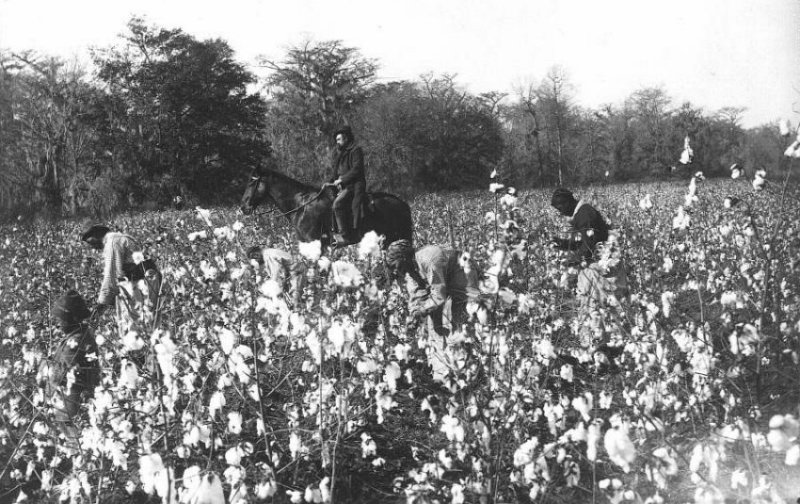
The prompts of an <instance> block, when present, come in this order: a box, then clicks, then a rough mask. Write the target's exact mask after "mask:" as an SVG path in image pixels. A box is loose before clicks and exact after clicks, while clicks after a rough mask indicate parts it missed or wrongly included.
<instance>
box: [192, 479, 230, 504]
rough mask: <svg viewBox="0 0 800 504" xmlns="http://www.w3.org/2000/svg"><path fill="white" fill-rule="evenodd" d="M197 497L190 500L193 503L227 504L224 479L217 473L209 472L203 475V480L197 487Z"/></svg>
mask: <svg viewBox="0 0 800 504" xmlns="http://www.w3.org/2000/svg"><path fill="white" fill-rule="evenodd" d="M195 499H196V500H190V501H188V502H191V503H192V504H225V492H224V490H223V489H222V480H220V479H219V476H217V474H216V473H209V474H206V475H205V476H204V477H203V481H202V482H201V483H200V486H198V487H197V494H196V497H195Z"/></svg>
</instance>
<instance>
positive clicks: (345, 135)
mask: <svg viewBox="0 0 800 504" xmlns="http://www.w3.org/2000/svg"><path fill="white" fill-rule="evenodd" d="M333 136H334V139H335V141H336V150H335V152H334V156H333V182H332V183H333V185H335V186H336V187H338V188H339V194H338V195H337V196H336V199H335V200H333V213H334V216H335V217H336V225H337V226H338V228H339V233H338V234H337V235H335V236H334V238H335V239H336V243H337V244H338V245H349V244H351V243H353V242H354V241H355V239H356V237H355V235H356V233H357V231H358V227H359V225H360V223H361V220H362V218H363V215H362V212H363V207H362V202H363V200H364V193H365V192H366V190H367V179H366V175H365V172H364V151H363V150H362V149H361V147H359V146H358V145H357V144H356V141H355V137H354V136H353V130H352V129H351V128H350V126H344V127H342V128H340V129H338V130H336V132H335V133H334V135H333Z"/></svg>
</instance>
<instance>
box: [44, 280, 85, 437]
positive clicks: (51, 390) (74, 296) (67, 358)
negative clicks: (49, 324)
mask: <svg viewBox="0 0 800 504" xmlns="http://www.w3.org/2000/svg"><path fill="white" fill-rule="evenodd" d="M52 314H53V317H54V318H55V319H56V320H57V322H58V324H59V326H60V328H61V332H62V333H63V335H64V337H63V339H62V340H61V342H59V344H58V345H57V346H56V348H55V351H54V352H53V355H52V357H51V358H50V359H49V360H46V361H43V362H42V366H41V368H40V378H41V379H43V380H45V382H46V388H45V390H46V393H47V398H48V400H49V401H50V402H51V404H52V405H53V407H54V408H55V420H56V421H58V422H68V421H70V420H72V418H74V417H75V415H76V414H77V413H78V411H79V410H80V405H81V403H82V402H84V400H85V399H87V398H89V397H93V396H94V388H95V387H96V386H97V385H98V384H99V383H100V367H99V364H98V361H97V357H98V355H97V343H96V342H95V338H94V334H93V333H92V330H91V329H90V328H89V326H88V324H87V323H86V320H87V319H88V318H89V315H90V311H89V309H88V308H87V306H86V302H85V301H84V300H83V298H82V297H81V295H80V294H78V293H77V292H75V291H74V290H71V291H69V292H67V293H66V294H64V295H63V296H61V297H60V298H59V299H58V300H57V301H56V302H55V304H54V305H53V309H52Z"/></svg>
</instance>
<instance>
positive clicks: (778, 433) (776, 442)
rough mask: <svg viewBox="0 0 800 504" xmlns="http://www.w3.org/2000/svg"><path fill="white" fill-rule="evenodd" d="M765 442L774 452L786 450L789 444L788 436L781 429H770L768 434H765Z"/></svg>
mask: <svg viewBox="0 0 800 504" xmlns="http://www.w3.org/2000/svg"><path fill="white" fill-rule="evenodd" d="M767 442H768V443H769V446H770V447H771V448H772V451H775V452H783V451H786V450H788V449H789V447H790V446H791V441H790V440H789V436H787V435H786V433H785V432H784V431H783V430H782V429H770V431H769V434H767Z"/></svg>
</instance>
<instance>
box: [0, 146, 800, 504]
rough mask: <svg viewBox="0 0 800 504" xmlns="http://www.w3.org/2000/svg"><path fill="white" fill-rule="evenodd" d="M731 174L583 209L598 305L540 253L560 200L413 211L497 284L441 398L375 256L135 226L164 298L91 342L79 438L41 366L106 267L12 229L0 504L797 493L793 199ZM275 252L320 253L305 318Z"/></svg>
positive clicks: (627, 194) (633, 498) (5, 288)
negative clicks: (588, 220) (608, 291)
mask: <svg viewBox="0 0 800 504" xmlns="http://www.w3.org/2000/svg"><path fill="white" fill-rule="evenodd" d="M793 162H795V163H796V161H793ZM501 175H502V172H501ZM732 175H734V176H736V177H737V178H736V179H735V180H715V181H710V180H704V177H703V176H702V175H701V174H694V175H693V176H690V177H689V180H687V181H684V182H682V183H672V184H668V183H659V184H645V185H619V186H599V187H598V186H595V187H591V188H586V189H584V190H583V194H580V196H582V197H584V198H586V199H587V200H588V201H591V202H592V203H593V204H594V205H595V206H596V207H597V208H599V209H600V210H601V211H602V212H603V213H604V214H605V215H606V216H607V217H608V219H609V220H610V222H611V223H612V225H613V227H614V231H613V233H612V234H613V238H612V241H613V243H614V244H615V246H614V247H607V248H606V249H605V252H604V253H603V255H602V260H601V262H602V263H603V264H604V266H606V267H608V268H616V267H622V268H624V270H625V271H626V272H627V275H626V276H627V293H626V294H624V295H620V296H619V297H617V298H614V299H613V300H612V299H609V300H606V301H603V302H599V303H589V304H585V303H581V302H579V300H577V299H576V298H575V294H574V289H573V286H572V283H571V282H572V278H574V274H575V271H574V270H571V269H569V268H566V267H565V266H562V262H561V261H560V259H561V256H560V252H557V251H555V250H554V249H552V248H550V247H548V245H547V243H548V235H552V234H555V233H559V229H560V228H561V224H560V223H559V221H558V218H557V217H556V215H555V213H554V212H553V211H552V210H548V205H549V194H548V193H547V192H544V191H538V190H534V191H528V192H524V191H521V192H520V193H519V194H517V195H516V196H515V195H511V194H504V192H505V191H504V189H503V188H502V187H501V186H500V185H499V184H500V182H499V181H498V179H494V180H492V181H491V182H492V186H491V189H492V191H493V192H489V191H485V190H484V191H481V192H474V193H471V194H460V195H459V194H454V195H451V196H440V195H434V196H424V197H420V198H418V199H417V200H415V201H414V202H413V203H412V207H413V209H414V213H415V222H416V223H417V229H418V231H419V233H418V239H417V241H418V243H419V244H424V243H440V244H452V245H453V246H454V247H457V248H459V249H464V250H468V251H469V252H470V253H471V256H472V258H473V259H474V260H475V261H476V262H477V264H478V265H479V267H480V269H481V271H482V272H484V273H487V274H488V276H486V277H485V282H486V283H485V285H484V286H485V287H486V289H485V290H484V292H485V293H486V294H485V296H484V298H483V300H482V304H481V305H480V306H477V307H474V309H473V311H472V320H471V322H470V323H469V324H468V326H467V327H466V328H465V330H464V331H463V332H460V333H456V334H454V335H452V336H451V337H450V338H449V340H448V346H447V349H446V351H445V353H444V361H445V362H446V364H447V366H446V367H445V368H444V372H443V375H444V377H445V378H444V379H443V380H441V381H437V380H435V379H434V377H435V376H436V373H437V371H436V370H437V369H438V373H439V375H440V376H441V375H442V367H441V363H439V364H437V362H438V361H434V360H433V358H432V356H433V354H432V353H430V349H429V348H426V346H428V344H429V343H431V342H430V340H429V339H428V337H427V336H426V333H425V331H424V330H423V329H422V328H419V327H417V326H415V325H413V324H408V323H407V316H408V314H407V310H406V299H405V294H404V293H403V292H402V291H401V290H400V289H399V288H398V286H397V285H391V286H387V285H386V284H385V283H383V282H381V281H380V277H379V276H375V273H374V272H375V269H374V266H375V265H376V264H377V265H380V264H381V263H382V257H381V254H380V251H379V249H378V248H377V247H375V243H374V242H370V241H369V240H367V241H365V242H364V243H362V244H361V245H360V246H359V247H354V248H353V250H351V251H349V252H347V253H345V254H341V255H339V256H337V257H326V256H325V255H323V252H324V251H322V250H320V249H319V247H318V246H316V247H315V245H314V244H297V243H296V242H295V239H294V237H293V235H292V234H291V233H290V232H289V231H288V230H287V229H286V228H285V227H284V225H283V222H281V221H277V220H274V219H275V218H274V217H273V216H270V215H266V216H264V215H262V216H256V217H252V218H248V219H247V220H244V221H240V220H239V219H242V217H240V216H237V215H235V214H234V213H233V212H232V211H231V210H229V209H227V208H219V209H215V210H212V211H210V212H209V211H201V212H197V211H194V212H192V211H184V212H176V211H170V212H164V213H139V214H135V213H132V214H125V215H121V216H119V217H117V218H115V219H114V221H113V225H114V226H115V227H117V228H119V229H123V230H126V231H129V232H130V233H132V234H133V235H135V236H137V237H138V238H139V239H140V240H141V241H142V242H143V243H144V244H145V247H146V252H147V254H148V255H150V256H152V257H155V258H156V259H157V261H158V263H159V265H160V266H161V268H162V271H163V273H164V276H165V278H166V280H167V285H168V289H167V291H166V292H165V294H164V297H163V301H164V303H165V304H164V305H163V306H162V307H161V309H159V310H158V311H157V312H156V313H154V312H153V310H152V309H151V308H152V307H150V306H149V305H147V304H143V305H141V306H139V307H138V309H139V310H140V313H141V318H140V320H139V321H138V322H136V323H135V324H134V325H133V326H132V327H131V328H130V330H129V331H126V332H124V333H119V332H117V325H116V324H115V322H114V320H113V318H112V317H111V316H109V315H105V316H104V317H103V318H101V319H99V320H97V321H95V322H94V330H95V334H96V337H97V341H98V343H99V346H100V351H99V355H97V356H96V358H97V360H98V362H99V363H100V365H101V369H102V375H103V379H102V382H101V384H100V385H99V386H98V387H97V389H95V391H94V398H93V399H91V400H89V401H88V402H87V403H86V404H85V405H84V406H83V408H82V410H81V412H80V414H79V415H78V417H77V418H76V422H77V428H78V430H79V432H80V434H79V439H80V441H79V443H75V442H74V441H70V438H69V436H66V437H64V436H65V432H64V430H63V428H61V427H59V425H58V424H57V423H55V422H53V421H52V406H53V405H52V404H51V403H50V402H48V401H46V400H45V395H44V389H43V388H42V378H43V377H42V376H41V373H40V369H41V368H40V366H41V363H42V362H43V361H46V359H48V358H49V356H50V355H51V352H52V350H53V348H54V347H55V345H56V344H57V343H58V342H59V341H60V339H61V337H62V336H61V335H60V334H59V332H58V331H57V330H55V329H54V328H53V326H52V324H51V323H50V321H49V320H48V307H49V306H50V303H52V300H53V299H54V297H55V296H57V295H59V294H60V293H61V292H63V290H64V289H65V288H66V287H75V288H77V289H78V290H79V291H80V292H82V293H83V294H84V295H86V296H87V297H91V296H92V295H93V294H94V293H95V292H96V289H97V284H98V282H97V276H98V275H99V270H100V265H99V264H98V261H97V259H96V258H95V256H93V255H90V254H87V251H86V250H85V249H83V248H80V245H81V243H79V242H78V241H77V239H76V238H77V235H78V232H79V230H81V229H82V227H83V226H84V225H85V223H84V222H82V221H66V222H63V221H62V222H58V223H45V222H38V223H37V222H34V223H18V224H11V225H5V226H2V227H0V242H1V243H3V247H2V248H0V289H1V290H0V302H1V303H2V306H3V311H2V314H0V317H1V318H0V337H1V338H2V340H0V345H2V346H0V348H2V361H0V380H2V383H1V384H0V385H2V386H0V408H1V409H2V415H0V419H1V420H0V421H1V422H2V424H0V455H1V456H0V461H7V463H4V464H3V467H0V471H2V473H1V474H0V499H3V500H7V499H10V498H17V497H20V496H23V497H25V498H28V499H29V500H31V501H45V500H47V499H51V500H53V501H54V500H56V499H62V500H65V501H69V502H89V501H94V502H114V501H124V500H128V499H133V500H134V501H138V502H175V501H177V500H179V499H180V500H181V501H182V502H194V503H196V502H213V503H222V502H231V503H234V502H235V503H243V502H262V501H274V502H294V503H299V502H333V501H339V502H359V501H361V502H374V501H376V500H378V499H381V500H387V499H389V500H394V499H398V500H399V499H405V500H406V501H407V502H417V503H423V502H452V503H462V502H588V501H590V500H592V501H594V502H611V503H619V502H647V503H659V502H687V501H692V500H694V501H696V502H709V503H711V502H713V503H717V502H720V503H721V502H723V500H724V499H733V501H736V500H737V499H738V501H740V502H745V500H746V499H749V500H748V501H749V502H785V501H788V500H793V499H795V498H796V497H797V488H798V485H797V484H796V482H797V478H798V474H797V472H796V471H795V468H796V464H797V462H798V460H800V444H798V432H799V431H800V424H798V420H797V414H798V411H797V404H798V399H800V398H798V396H797V391H798V389H797V383H798V380H800V358H798V355H800V346H798V342H800V319H799V318H798V316H799V315H798V314H800V309H798V308H800V306H798V303H800V297H799V296H800V283H799V282H800V271H798V268H799V267H800V262H799V261H798V258H797V254H796V250H797V247H798V244H800V205H799V204H798V194H797V193H796V192H794V191H793V190H791V189H790V186H783V185H782V184H781V181H779V180H775V179H774V178H773V177H771V175H769V174H766V173H758V174H756V175H755V177H743V176H741V174H740V173H739V172H733V173H732ZM485 182H486V183H487V184H488V182H489V180H488V179H486V180H485ZM687 185H688V188H687ZM512 218H513V219H514V223H515V224H517V225H518V226H520V227H521V228H522V230H523V233H522V235H521V236H520V235H519V234H518V233H509V230H511V231H513V230H514V226H513V225H512V224H510V223H509V219H512ZM520 238H525V241H522V242H521V241H519V239H520ZM265 241H271V242H272V243H273V244H277V245H279V246H282V247H288V248H290V249H292V250H294V251H295V252H296V253H299V254H302V257H304V261H305V262H306V265H307V268H308V276H307V279H308V284H307V286H306V289H305V291H304V294H303V296H302V298H301V301H300V303H298V304H296V305H292V304H291V303H290V302H289V301H287V300H286V298H285V297H284V296H283V295H282V293H281V287H280V286H279V285H277V284H275V282H271V281H265V280H264V279H263V278H262V277H261V273H260V270H259V269H257V268H255V267H254V265H253V264H250V263H248V262H247V260H246V258H245V254H244V251H245V250H246V248H247V247H248V246H249V245H251V244H253V243H263V242H265ZM298 249H299V250H298ZM332 260H333V262H332ZM437 366H438V367H437ZM37 375H38V376H37ZM200 497H202V499H201V498H200ZM20 498H22V497H20Z"/></svg>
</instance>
